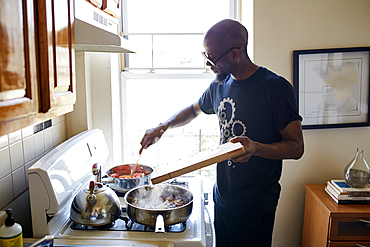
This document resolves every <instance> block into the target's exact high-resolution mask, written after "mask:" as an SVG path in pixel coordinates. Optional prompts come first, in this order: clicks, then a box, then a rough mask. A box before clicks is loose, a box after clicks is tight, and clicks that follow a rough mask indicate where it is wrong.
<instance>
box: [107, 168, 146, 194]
mask: <svg viewBox="0 0 370 247" xmlns="http://www.w3.org/2000/svg"><path fill="white" fill-rule="evenodd" d="M134 168H136V171H135V172H142V173H144V174H145V176H144V177H139V178H114V177H111V176H112V174H114V173H117V174H119V175H130V173H131V169H134ZM152 173H153V168H151V167H150V166H146V165H140V164H139V165H137V166H136V164H125V165H119V166H115V167H113V168H111V169H109V170H108V171H107V172H106V174H107V175H108V177H107V176H105V177H103V182H104V183H105V184H106V185H108V186H109V187H110V188H112V189H113V190H115V191H117V192H120V193H126V192H128V191H129V190H131V189H133V188H136V187H138V186H143V185H149V184H152V181H151V174H152Z"/></svg>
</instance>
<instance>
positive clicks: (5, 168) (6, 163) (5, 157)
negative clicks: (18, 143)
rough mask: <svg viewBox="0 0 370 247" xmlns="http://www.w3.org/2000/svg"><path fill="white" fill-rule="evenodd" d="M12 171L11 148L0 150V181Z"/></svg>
mask: <svg viewBox="0 0 370 247" xmlns="http://www.w3.org/2000/svg"><path fill="white" fill-rule="evenodd" d="M11 171H12V169H11V168H10V155H9V147H5V148H2V149H0V179H1V178H3V177H5V176H6V175H8V174H10V172H11ZM0 189H1V187H0Z"/></svg>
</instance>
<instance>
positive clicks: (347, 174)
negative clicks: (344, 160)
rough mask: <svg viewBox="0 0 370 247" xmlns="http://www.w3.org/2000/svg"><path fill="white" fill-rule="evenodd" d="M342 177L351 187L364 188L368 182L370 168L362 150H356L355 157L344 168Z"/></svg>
mask: <svg viewBox="0 0 370 247" xmlns="http://www.w3.org/2000/svg"><path fill="white" fill-rule="evenodd" d="M344 179H345V180H346V183H347V184H348V185H350V186H351V187H353V188H364V187H365V186H366V185H368V184H369V180H370V168H369V166H368V164H367V162H366V160H365V158H364V150H362V151H361V152H360V153H359V152H358V149H357V152H356V156H355V158H354V159H353V160H352V161H351V162H349V163H348V165H347V166H346V168H345V169H344Z"/></svg>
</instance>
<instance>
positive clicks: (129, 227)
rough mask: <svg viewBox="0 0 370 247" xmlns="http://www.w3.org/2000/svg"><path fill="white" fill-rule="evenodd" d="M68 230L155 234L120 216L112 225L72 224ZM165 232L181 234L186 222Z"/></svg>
mask: <svg viewBox="0 0 370 247" xmlns="http://www.w3.org/2000/svg"><path fill="white" fill-rule="evenodd" d="M70 228H71V229H72V230H88V231H136V232H155V229H154V227H149V226H146V225H143V224H139V223H136V222H133V221H132V220H130V219H129V218H128V217H125V216H121V217H120V218H119V219H118V220H116V221H115V222H113V223H110V224H108V225H104V226H98V227H96V226H95V227H94V226H84V225H79V224H76V223H72V224H71V226H70ZM165 230H166V232H169V233H173V232H183V231H185V230H186V222H182V223H178V224H175V225H171V226H166V227H165Z"/></svg>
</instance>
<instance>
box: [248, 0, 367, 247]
mask: <svg viewBox="0 0 370 247" xmlns="http://www.w3.org/2000/svg"><path fill="white" fill-rule="evenodd" d="M244 1H248V0H244ZM242 21H243V19H242ZM253 34H254V58H253V60H254V62H255V63H257V64H258V65H262V66H264V67H267V68H269V69H271V70H272V71H274V72H275V73H277V74H279V75H282V76H284V77H285V78H286V79H288V80H289V81H290V82H292V83H293V69H292V67H293V56H292V54H293V50H303V49H312V48H316V49H320V48H337V47H355V46H370V1H369V0H352V1H346V0H324V1H323V0H310V1H306V0H295V1H291V0H279V1H276V0H258V1H254V30H253ZM304 138H305V154H304V156H303V157H302V158H301V159H300V160H299V161H285V162H284V169H283V175H282V179H281V185H282V194H281V199H280V203H279V206H278V211H277V216H276V224H275V230H274V237H273V246H274V247H297V246H300V245H301V236H302V225H303V212H304V200H305V198H304V196H305V188H304V185H305V183H325V182H326V181H327V180H329V179H332V178H342V176H343V175H342V173H343V169H344V167H345V166H346V164H347V163H348V162H349V161H350V160H351V159H352V158H353V157H354V155H355V151H356V148H357V147H358V148H360V149H363V150H364V151H365V158H367V160H368V161H370V128H369V127H361V128H341V129H325V130H305V131H304Z"/></svg>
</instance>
